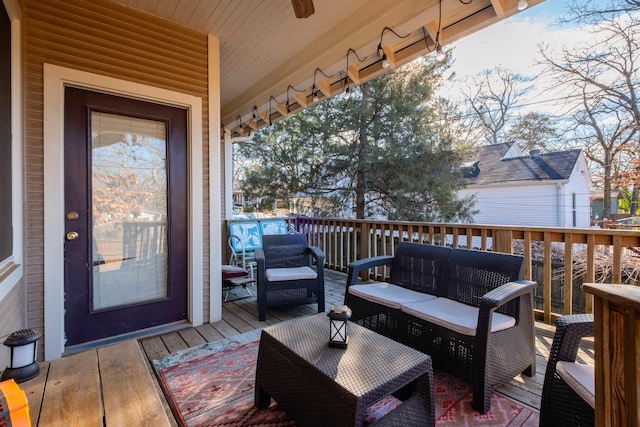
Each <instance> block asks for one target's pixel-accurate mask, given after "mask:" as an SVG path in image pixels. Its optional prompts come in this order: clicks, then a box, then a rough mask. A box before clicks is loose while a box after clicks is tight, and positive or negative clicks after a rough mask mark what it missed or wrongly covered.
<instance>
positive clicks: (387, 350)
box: [255, 313, 435, 427]
mask: <svg viewBox="0 0 640 427" xmlns="http://www.w3.org/2000/svg"><path fill="white" fill-rule="evenodd" d="M328 341H329V319H328V317H327V316H326V314H324V313H319V314H316V315H313V316H308V317H304V318H299V319H295V320H290V321H288V322H284V323H280V324H278V325H275V326H270V327H268V328H265V329H264V330H263V331H262V335H261V338H260V347H259V351H258V362H257V367H256V387H255V404H256V406H257V407H258V408H266V407H268V406H269V404H270V402H271V397H273V399H274V400H275V401H276V402H277V403H278V405H280V407H281V408H282V409H284V410H285V411H286V412H287V413H288V414H289V416H291V418H293V419H294V420H295V422H296V424H297V425H298V426H360V425H362V421H363V415H364V411H365V409H367V408H368V407H369V406H371V405H372V404H374V403H375V402H377V401H379V400H381V399H383V398H384V397H386V396H388V395H390V394H393V395H394V396H396V397H399V398H400V399H401V400H403V402H404V403H403V404H402V405H401V406H400V407H398V408H396V409H394V410H393V411H391V412H390V413H388V414H387V415H385V416H384V417H382V418H381V419H380V420H379V422H380V425H402V426H404V427H407V426H412V425H414V426H433V425H435V416H434V403H433V396H434V390H433V370H432V366H431V358H430V357H429V356H428V355H426V354H424V353H421V352H419V351H416V350H413V349H411V348H409V347H406V346H404V345H402V344H400V343H397V342H395V341H393V340H391V339H389V338H386V337H384V336H382V335H379V334H377V333H375V332H373V331H370V330H368V329H365V328H363V327H361V326H360V325H357V324H355V323H351V322H350V323H349V345H348V347H347V348H346V349H338V348H331V347H329V346H328ZM405 399H406V400H405ZM376 425H378V424H377V423H376Z"/></svg>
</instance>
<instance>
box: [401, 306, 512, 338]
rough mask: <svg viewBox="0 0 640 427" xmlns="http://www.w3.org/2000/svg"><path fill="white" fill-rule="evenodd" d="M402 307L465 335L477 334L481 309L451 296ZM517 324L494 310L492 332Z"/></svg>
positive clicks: (414, 314)
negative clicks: (455, 299)
mask: <svg viewBox="0 0 640 427" xmlns="http://www.w3.org/2000/svg"><path fill="white" fill-rule="evenodd" d="M400 309H401V310H402V311H404V312H405V313H408V314H411V315H412V316H416V317H418V318H420V319H423V320H426V321H427V322H431V323H434V324H436V325H440V326H442V327H444V328H447V329H450V330H452V331H456V332H459V333H461V334H463V335H469V336H475V335H476V328H477V326H478V312H479V311H480V309H479V308H478V307H473V306H471V305H467V304H463V303H461V302H458V301H454V300H451V299H449V298H436V299H432V300H429V301H421V302H415V303H409V304H403V305H402V307H400ZM515 324H516V319H514V318H513V317H511V316H507V315H505V314H502V313H495V312H494V313H493V316H492V317H491V332H498V331H501V330H504V329H508V328H511V327H512V326H514V325H515Z"/></svg>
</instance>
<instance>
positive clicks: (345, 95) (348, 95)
mask: <svg viewBox="0 0 640 427" xmlns="http://www.w3.org/2000/svg"><path fill="white" fill-rule="evenodd" d="M349 97H351V89H350V88H349V86H347V88H346V89H345V90H344V99H349Z"/></svg>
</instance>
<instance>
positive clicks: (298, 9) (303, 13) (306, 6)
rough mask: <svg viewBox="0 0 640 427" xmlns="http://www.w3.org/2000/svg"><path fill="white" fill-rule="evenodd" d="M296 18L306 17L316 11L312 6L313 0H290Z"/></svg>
mask: <svg viewBox="0 0 640 427" xmlns="http://www.w3.org/2000/svg"><path fill="white" fill-rule="evenodd" d="M291 4H292V5H293V11H294V12H295V13H296V18H308V17H310V16H311V15H313V13H314V12H315V11H316V10H315V9H314V8H313V0H291Z"/></svg>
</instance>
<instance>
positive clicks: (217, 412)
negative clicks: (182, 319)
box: [154, 334, 538, 427]
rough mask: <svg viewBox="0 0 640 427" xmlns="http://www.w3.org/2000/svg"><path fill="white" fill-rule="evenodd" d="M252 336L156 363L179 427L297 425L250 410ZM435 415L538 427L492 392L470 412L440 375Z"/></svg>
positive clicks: (375, 412) (449, 421)
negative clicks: (486, 403)
mask: <svg viewBox="0 0 640 427" xmlns="http://www.w3.org/2000/svg"><path fill="white" fill-rule="evenodd" d="M255 338H256V335H255V334H254V335H249V336H247V337H244V338H242V337H241V339H239V340H231V341H230V340H224V341H222V342H220V343H215V344H214V343H209V344H205V345H203V346H200V347H197V348H194V349H189V350H187V351H184V352H179V353H176V354H173V355H170V356H166V357H164V358H158V359H156V360H154V365H155V368H156V371H157V372H158V374H159V377H160V379H161V383H162V387H163V388H164V390H165V393H166V395H167V397H168V400H169V402H170V404H171V405H172V409H173V410H174V413H175V415H176V418H177V420H178V422H179V423H181V424H182V425H184V426H189V427H192V426H203V427H204V426H208V427H214V426H233V427H245V426H255V427H260V426H265V427H266V426H269V427H275V426H295V423H294V422H293V421H292V420H291V419H290V418H289V417H288V416H287V414H286V413H285V412H284V411H283V410H282V409H280V408H279V407H278V405H277V404H275V403H273V404H272V405H271V407H270V408H268V409H265V410H258V409H256V408H255V406H253V391H254V381H255V364H256V358H257V355H258V341H257V340H255ZM435 391H436V396H435V410H436V425H438V426H513V427H516V426H523V427H525V426H526V427H533V426H536V427H537V426H538V412H537V411H535V410H532V409H529V408H527V407H523V406H522V405H520V404H518V403H516V402H514V401H512V400H510V399H508V398H506V397H504V396H501V395H498V394H496V393H493V396H492V398H491V411H490V412H488V413H487V414H484V415H483V414H479V413H477V412H475V411H474V410H473V409H472V408H471V388H470V386H469V385H468V384H466V383H464V382H462V381H460V380H459V379H457V378H455V377H453V376H451V375H448V374H446V373H444V372H436V373H435ZM399 403H400V402H399V401H398V400H396V399H395V398H393V397H390V398H387V399H385V400H383V401H382V402H379V403H378V404H376V405H374V407H371V408H369V410H368V411H367V415H366V418H365V425H366V424H369V423H371V422H373V421H375V420H376V419H378V418H379V417H381V416H383V415H384V414H385V413H387V412H388V411H390V410H392V409H393V408H394V407H396V406H397V405H398V404H399Z"/></svg>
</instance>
